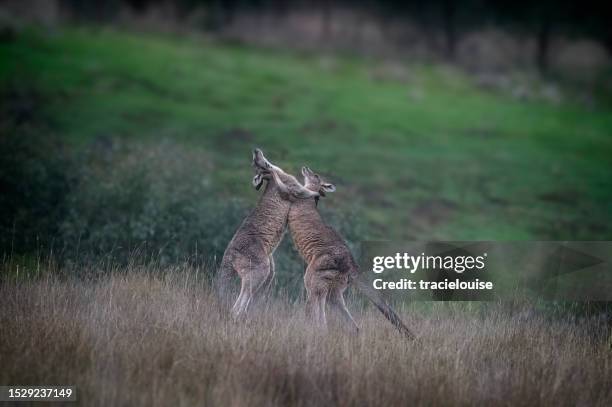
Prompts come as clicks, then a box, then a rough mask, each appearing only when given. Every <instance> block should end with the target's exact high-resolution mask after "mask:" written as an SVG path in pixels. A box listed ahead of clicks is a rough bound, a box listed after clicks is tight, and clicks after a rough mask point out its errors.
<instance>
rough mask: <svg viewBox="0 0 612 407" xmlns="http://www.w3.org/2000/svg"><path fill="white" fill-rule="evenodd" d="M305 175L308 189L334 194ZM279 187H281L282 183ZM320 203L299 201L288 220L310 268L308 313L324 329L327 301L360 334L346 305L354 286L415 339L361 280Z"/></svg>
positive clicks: (330, 187)
mask: <svg viewBox="0 0 612 407" xmlns="http://www.w3.org/2000/svg"><path fill="white" fill-rule="evenodd" d="M302 175H304V181H305V187H306V188H308V189H309V190H311V191H313V192H318V193H319V195H320V196H325V193H326V192H333V191H334V190H335V187H334V186H333V185H332V184H330V183H327V182H324V181H323V180H321V178H320V177H319V175H318V174H315V173H314V172H312V170H310V169H309V168H307V167H304V168H302ZM280 186H281V187H282V183H281V184H280ZM317 200H318V198H316V199H314V198H310V199H298V200H296V201H295V202H293V203H292V205H291V209H290V210H289V217H288V220H289V230H290V231H291V236H292V238H293V242H294V244H295V246H296V248H297V250H298V251H299V253H300V255H301V256H302V258H303V259H304V260H305V261H306V264H307V268H306V273H305V275H304V285H305V287H306V292H307V296H308V298H307V310H308V313H309V314H310V315H311V316H312V318H314V320H315V322H316V323H317V324H318V325H319V326H321V327H325V325H326V317H325V308H326V301H327V300H329V302H330V305H332V306H333V307H335V308H336V309H337V310H338V311H339V312H340V313H341V315H342V316H343V318H344V320H345V321H346V322H347V323H348V324H349V326H350V327H351V328H352V329H353V330H354V331H358V330H359V328H358V326H357V324H356V323H355V320H354V319H353V317H352V316H351V314H350V312H349V311H348V309H347V307H346V304H345V302H344V291H345V290H346V288H347V287H348V284H349V283H351V282H353V284H354V285H355V286H357V288H358V289H359V290H360V291H361V292H362V293H363V294H365V295H366V296H367V297H368V298H369V299H370V300H371V301H372V302H373V303H374V304H375V305H376V307H377V308H378V309H379V310H380V311H381V312H382V313H383V314H384V315H385V317H386V318H387V319H389V320H390V321H391V323H393V325H395V327H396V328H397V329H399V330H400V332H402V333H403V334H405V335H406V336H408V337H413V335H412V333H411V332H410V330H409V329H408V328H407V327H406V326H405V325H404V323H403V322H402V321H401V319H400V318H399V317H398V316H397V314H396V313H395V311H394V310H393V309H392V308H391V307H390V306H389V305H388V304H387V303H386V301H384V299H383V298H382V297H381V296H380V295H379V293H378V292H376V291H375V290H374V289H373V288H372V287H370V286H369V284H368V283H367V282H366V281H364V279H363V278H362V276H360V273H359V267H358V265H357V263H356V262H355V259H354V258H353V255H352V254H351V251H350V250H349V248H348V246H347V245H346V243H345V242H344V239H342V237H341V236H340V235H339V234H338V233H337V232H336V231H335V230H334V229H333V228H332V227H330V226H329V225H327V224H326V223H325V222H324V221H323V219H322V218H321V215H320V214H319V211H318V210H317V202H318V201H317Z"/></svg>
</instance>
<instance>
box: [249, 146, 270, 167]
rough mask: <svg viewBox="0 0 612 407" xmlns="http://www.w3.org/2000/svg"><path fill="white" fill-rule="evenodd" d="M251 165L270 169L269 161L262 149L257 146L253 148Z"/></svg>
mask: <svg viewBox="0 0 612 407" xmlns="http://www.w3.org/2000/svg"><path fill="white" fill-rule="evenodd" d="M253 166H254V167H255V168H256V169H258V170H262V171H270V170H271V169H272V164H270V161H268V159H267V158H266V157H265V156H264V153H263V151H261V149H259V148H254V149H253Z"/></svg>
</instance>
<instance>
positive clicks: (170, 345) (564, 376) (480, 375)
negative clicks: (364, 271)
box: [0, 270, 612, 406]
mask: <svg viewBox="0 0 612 407" xmlns="http://www.w3.org/2000/svg"><path fill="white" fill-rule="evenodd" d="M355 304H356V303H355V302H353V308H355ZM410 308H414V307H410ZM301 310H302V304H301V303H297V304H290V303H289V302H288V301H285V300H283V299H275V300H271V301H268V302H266V303H260V304H259V305H258V308H257V309H256V310H255V312H253V313H252V314H251V319H250V320H248V321H241V322H238V323H235V322H233V321H231V320H229V319H228V318H226V316H225V314H224V313H223V312H221V311H220V309H219V307H218V304H217V302H216V300H215V297H214V293H213V292H211V290H209V289H208V286H207V284H206V283H205V282H202V281H196V279H194V277H193V274H190V273H189V272H188V270H174V271H166V272H163V273H150V272H143V271H138V270H128V271H124V272H122V273H117V272H116V273H113V274H111V275H107V276H104V277H97V278H96V279H92V280H83V279H81V280H76V279H70V278H68V279H63V280H59V279H56V278H43V279H39V280H37V281H35V282H28V283H25V282H22V283H11V282H6V281H5V282H4V283H3V284H2V285H1V286H0V384H22V385H25V384H30V385H34V384H48V385H51V384H58V385H59V384H74V385H76V386H77V387H78V397H79V401H80V404H81V405H95V406H139V405H142V406H190V405H205V406H247V405H248V406H275V405H278V406H281V405H305V406H309V405H317V406H319V405H341V406H348V405H357V406H362V405H363V406H367V405H372V406H380V405H386V406H389V405H427V406H431V405H483V404H484V405H523V406H532V405H550V406H559V405H572V406H573V405H589V406H590V405H601V406H604V405H610V404H611V403H612V352H611V350H610V347H609V343H608V342H607V341H608V340H609V339H608V338H606V335H609V333H605V328H604V327H603V325H602V324H601V323H598V322H597V321H583V322H576V321H570V320H569V319H568V320H563V321H560V320H558V319H556V320H552V319H547V318H546V317H544V316H542V315H539V314H538V313H537V312H533V311H530V310H529V308H522V309H518V310H517V309H514V310H512V311H509V310H508V309H507V308H506V307H503V306H500V305H496V304H489V305H488V306H487V307H485V308H483V309H481V311H480V312H477V313H474V312H468V311H466V310H465V309H464V307H457V306H452V305H451V306H449V305H435V306H433V307H429V309H425V308H422V309H421V310H420V311H416V308H415V309H413V310H412V311H410V310H408V309H403V310H402V312H401V313H402V315H403V317H404V318H405V320H406V322H407V323H408V324H409V325H410V326H412V327H413V328H414V329H415V331H416V332H418V335H419V339H418V340H417V341H414V342H410V341H407V340H405V339H404V338H402V337H401V336H400V335H398V334H397V333H396V332H395V331H394V330H393V328H392V327H391V326H390V325H389V324H388V323H387V322H386V321H385V320H383V318H382V317H381V316H380V315H379V314H378V313H377V311H375V310H374V309H372V308H371V307H370V308H366V309H365V310H363V311H362V310H359V309H358V310H355V316H356V318H357V319H358V321H359V323H360V324H361V325H362V333H361V334H360V335H359V336H357V337H354V336H350V335H349V334H347V333H345V332H344V331H343V330H342V329H340V328H337V327H335V325H333V324H332V327H331V329H330V332H329V333H328V334H327V335H321V334H317V333H316V332H313V330H312V328H311V327H310V326H309V325H308V324H307V323H306V322H305V319H304V317H303V313H302V311H301ZM332 322H333V321H332Z"/></svg>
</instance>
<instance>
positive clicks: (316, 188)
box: [302, 167, 336, 196]
mask: <svg viewBox="0 0 612 407" xmlns="http://www.w3.org/2000/svg"><path fill="white" fill-rule="evenodd" d="M302 175H303V176H304V186H305V187H306V188H307V189H308V190H310V191H313V192H317V193H318V194H319V195H320V196H325V193H326V192H334V191H335V190H336V186H335V185H334V184H331V183H329V182H327V181H325V180H324V179H323V178H321V176H320V175H319V174H317V173H316V172H314V171H313V170H311V169H310V168H309V167H302Z"/></svg>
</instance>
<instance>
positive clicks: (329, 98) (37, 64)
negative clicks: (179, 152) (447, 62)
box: [0, 28, 612, 240]
mask: <svg viewBox="0 0 612 407" xmlns="http://www.w3.org/2000/svg"><path fill="white" fill-rule="evenodd" d="M0 60H1V61H2V63H0V86H2V88H3V89H6V88H9V87H27V88H32V89H35V91H36V92H37V94H38V95H39V96H40V112H39V113H40V115H41V117H43V118H44V120H46V121H47V122H48V123H49V126H50V128H51V129H52V131H53V133H55V134H58V135H60V136H61V138H62V139H63V140H64V141H66V142H67V143H68V144H69V145H71V146H74V148H76V149H78V148H83V147H84V146H87V145H89V143H91V142H92V141H93V140H95V139H97V138H99V137H116V138H124V139H129V140H139V141H143V142H147V143H148V142H153V143H155V142H157V141H158V140H160V139H174V140H177V141H178V142H179V143H181V144H185V145H187V146H189V147H190V148H191V147H193V148H194V149H196V151H198V150H197V149H199V150H201V151H202V154H206V155H207V156H208V157H209V158H210V160H211V165H212V171H211V170H210V169H207V170H206V171H211V172H212V178H213V180H214V182H215V185H217V186H218V190H219V199H223V197H226V196H241V197H246V198H248V199H251V200H254V199H255V197H256V193H255V192H254V191H252V189H251V188H250V187H249V180H250V168H249V160H250V148H251V147H253V146H255V145H257V146H261V147H262V148H263V149H264V151H266V152H267V153H268V155H269V157H270V158H271V159H272V160H274V161H276V162H278V163H279V165H281V166H283V167H284V168H286V169H287V170H289V171H291V172H298V170H299V168H300V167H301V166H302V165H304V164H308V165H309V166H311V167H312V168H313V169H315V170H317V171H319V172H321V173H322V174H324V175H325V176H327V177H328V178H329V180H330V181H332V182H335V183H336V184H337V186H338V192H337V193H336V194H335V195H333V196H330V197H328V198H326V200H325V204H324V205H325V206H328V207H332V208H335V209H339V210H343V209H351V210H354V211H356V214H357V215H358V216H361V217H363V218H364V219H365V221H366V222H367V224H369V225H370V227H369V230H368V236H364V239H365V238H369V239H381V238H382V239H400V238H403V239H418V240H425V239H456V240H467V239H475V240H487V239H502V240H515V239H517V240H521V239H593V240H599V239H601V240H607V239H612V113H611V112H610V110H609V109H607V108H602V107H600V108H599V109H596V110H587V109H585V108H584V107H581V106H579V105H577V104H572V103H571V102H565V103H563V104H561V105H552V104H547V103H544V102H524V101H518V100H515V99H512V98H511V97H509V96H507V95H503V94H499V93H493V92H487V91H484V90H481V89H479V88H477V87H475V86H474V85H472V82H471V81H470V80H469V78H468V77H466V76H465V75H463V74H462V73H460V72H458V71H456V70H454V69H451V68H449V67H442V66H426V65H406V66H403V68H402V69H404V70H405V71H406V78H407V79H406V80H404V81H398V80H394V79H393V78H388V79H386V80H385V79H383V80H380V79H373V74H372V73H373V72H374V71H375V70H376V69H377V68H379V67H380V66H381V65H383V63H382V62H380V61H373V60H363V59H355V58H350V57H339V56H336V57H330V56H321V55H317V54H301V53H297V52H294V51H282V50H276V51H272V50H266V49H260V48H253V47H245V46H238V45H231V44H223V43H218V42H214V41H211V40H204V39H201V38H179V37H176V38H174V37H169V36H157V35H150V34H149V35H143V34H140V35H139V34H132V33H126V32H121V31H116V30H111V29H91V28H89V29H85V28H72V29H62V30H58V31H56V32H52V33H43V32H40V31H37V30H30V31H26V32H22V33H20V34H19V35H18V36H17V37H16V39H15V40H13V41H10V42H3V43H0ZM415 95H417V96H415ZM237 129H242V130H244V131H237ZM197 170H198V169H194V171H197ZM207 175H209V176H210V175H211V174H207Z"/></svg>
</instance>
